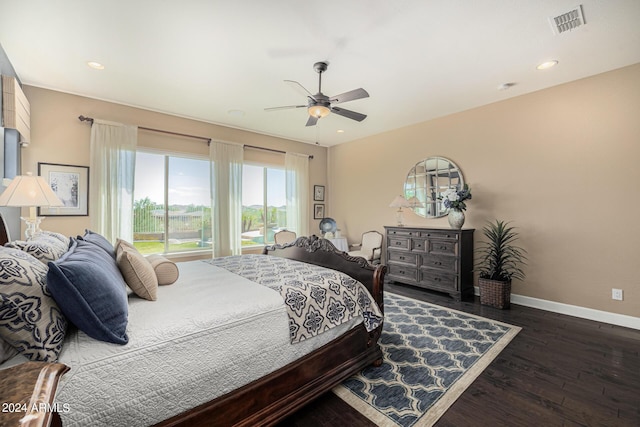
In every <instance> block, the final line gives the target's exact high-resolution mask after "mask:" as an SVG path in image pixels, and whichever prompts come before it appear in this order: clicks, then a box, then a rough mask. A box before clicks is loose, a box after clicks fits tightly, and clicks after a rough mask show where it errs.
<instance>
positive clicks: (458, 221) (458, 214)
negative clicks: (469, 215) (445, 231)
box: [447, 209, 464, 230]
mask: <svg viewBox="0 0 640 427" xmlns="http://www.w3.org/2000/svg"><path fill="white" fill-rule="evenodd" d="M447 219H448V220H449V225H450V226H451V228H453V229H454V230H460V229H461V228H462V226H463V225H464V212H463V211H462V210H460V209H451V210H449V215H448V216H447Z"/></svg>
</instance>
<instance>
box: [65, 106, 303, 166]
mask: <svg viewBox="0 0 640 427" xmlns="http://www.w3.org/2000/svg"><path fill="white" fill-rule="evenodd" d="M78 120H80V121H81V122H89V123H91V124H92V125H93V117H86V116H78ZM138 129H143V130H148V131H151V132H159V133H166V134H168V135H176V136H184V137H186V138H194V139H200V140H203V141H207V144H211V138H207V137H205V136H197V135H188V134H186V133H179V132H171V131H168V130H162V129H153V128H148V127H144V126H138ZM244 146H245V147H248V148H254V149H256V150H264V151H272V152H274V153H282V154H286V153H287V152H286V151H282V150H275V149H273V148H264V147H256V146H254V145H247V144H244ZM309 159H313V155H312V154H311V155H309Z"/></svg>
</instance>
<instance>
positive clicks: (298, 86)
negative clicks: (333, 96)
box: [284, 80, 316, 101]
mask: <svg viewBox="0 0 640 427" xmlns="http://www.w3.org/2000/svg"><path fill="white" fill-rule="evenodd" d="M284 82H285V83H288V84H289V86H291V87H293V88H294V89H296V90H297V91H300V89H302V91H303V92H304V96H308V97H309V98H311V99H313V100H314V101H316V98H315V97H314V96H313V94H312V93H311V92H309V91H308V90H307V88H306V87H304V86H302V85H301V84H300V83H298V82H297V81H295V80H285V81H284Z"/></svg>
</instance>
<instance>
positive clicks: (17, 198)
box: [0, 172, 64, 207]
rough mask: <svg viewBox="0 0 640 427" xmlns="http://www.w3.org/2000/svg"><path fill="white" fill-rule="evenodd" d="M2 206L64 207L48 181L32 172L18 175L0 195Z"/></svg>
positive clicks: (0, 204)
mask: <svg viewBox="0 0 640 427" xmlns="http://www.w3.org/2000/svg"><path fill="white" fill-rule="evenodd" d="M0 206H16V207H23V206H29V207H31V206H48V207H55V206H64V204H63V203H62V202H61V201H60V199H59V198H58V196H56V193H54V192H53V190H52V189H51V187H49V184H47V181H45V180H44V178H42V177H41V176H33V175H31V172H28V173H27V174H26V175H18V176H16V177H15V178H13V180H11V184H9V186H8V187H7V189H6V190H4V191H3V192H2V194H0Z"/></svg>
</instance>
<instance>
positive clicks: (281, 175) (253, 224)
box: [242, 164, 287, 247]
mask: <svg viewBox="0 0 640 427" xmlns="http://www.w3.org/2000/svg"><path fill="white" fill-rule="evenodd" d="M286 204H287V198H286V184H285V171H284V169H283V168H276V167H271V166H262V165H249V164H245V165H244V166H243V169H242V246H243V247H248V246H262V245H265V244H273V243H274V241H273V235H274V234H275V233H276V232H277V231H278V230H280V229H283V228H285V226H286V223H287V208H286Z"/></svg>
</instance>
